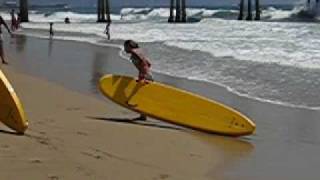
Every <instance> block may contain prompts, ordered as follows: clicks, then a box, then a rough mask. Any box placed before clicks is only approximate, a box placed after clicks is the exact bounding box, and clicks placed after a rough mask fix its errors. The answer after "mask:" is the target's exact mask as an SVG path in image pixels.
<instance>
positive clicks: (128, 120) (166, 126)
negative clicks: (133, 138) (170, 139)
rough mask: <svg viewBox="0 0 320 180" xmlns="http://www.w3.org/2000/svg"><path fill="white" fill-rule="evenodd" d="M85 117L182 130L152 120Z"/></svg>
mask: <svg viewBox="0 0 320 180" xmlns="http://www.w3.org/2000/svg"><path fill="white" fill-rule="evenodd" d="M87 118H89V119H93V120H99V121H109V122H114V123H126V124H132V125H137V126H147V127H154V128H162V129H171V130H179V131H181V130H183V129H182V128H179V127H174V126H169V125H162V124H157V123H156V122H152V121H142V120H133V119H129V118H106V117H92V116H87Z"/></svg>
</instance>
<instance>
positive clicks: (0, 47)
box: [0, 16, 12, 64]
mask: <svg viewBox="0 0 320 180" xmlns="http://www.w3.org/2000/svg"><path fill="white" fill-rule="evenodd" d="M2 25H4V27H5V28H6V29H7V30H8V33H9V34H10V35H12V34H11V31H10V29H9V27H8V25H7V23H6V22H5V21H4V19H3V18H2V16H0V57H1V61H2V64H8V62H7V61H6V60H5V58H4V51H3V37H2Z"/></svg>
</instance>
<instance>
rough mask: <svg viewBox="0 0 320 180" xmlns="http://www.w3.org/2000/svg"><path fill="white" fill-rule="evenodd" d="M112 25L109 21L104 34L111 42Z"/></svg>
mask: <svg viewBox="0 0 320 180" xmlns="http://www.w3.org/2000/svg"><path fill="white" fill-rule="evenodd" d="M110 25H111V21H108V22H107V25H106V29H105V30H104V33H105V34H106V35H107V37H108V40H110Z"/></svg>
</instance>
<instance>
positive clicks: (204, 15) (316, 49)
mask: <svg viewBox="0 0 320 180" xmlns="http://www.w3.org/2000/svg"><path fill="white" fill-rule="evenodd" d="M317 12H318V7H317V6H316V5H314V4H312V5H311V6H310V7H307V6H296V7H265V8H264V9H263V11H262V21H251V22H248V21H237V20H234V19H236V18H237V15H238V13H237V10H236V9H235V8H232V7H230V8H226V7H217V8H190V9H188V10H187V14H188V17H189V18H190V19H192V20H196V21H199V22H194V23H188V24H168V23H167V22H166V21H167V17H168V15H169V9H167V8H124V9H121V10H119V11H118V12H114V13H113V14H112V15H111V18H112V20H113V24H112V25H111V38H112V39H116V40H126V39H133V40H136V41H138V42H140V43H142V47H143V48H144V49H145V51H146V53H147V54H148V56H149V57H150V59H151V61H152V64H153V66H152V68H153V70H154V71H157V72H160V73H165V74H169V75H172V76H179V77H184V78H188V79H196V80H200V81H207V82H211V83H217V84H220V85H222V86H225V87H227V88H228V90H230V91H233V92H235V93H237V94H239V95H242V96H248V97H250V98H255V99H259V100H261V101H269V102H272V103H277V104H283V105H285V106H294V107H301V108H309V109H320V96H319V95H318V92H320V24H319V22H318V13H317ZM2 16H3V17H4V18H5V19H9V14H8V13H7V12H6V11H4V12H2ZM65 17H69V18H70V20H71V24H64V23H63V20H64V18H65ZM30 20H31V21H30V22H29V23H25V24H23V25H22V27H23V30H22V31H20V32H18V33H24V34H27V35H30V36H36V37H40V38H48V28H49V24H48V23H49V22H54V23H55V24H54V31H55V32H56V35H55V37H54V38H56V39H65V40H73V41H84V42H89V43H94V44H98V45H102V46H108V45H110V43H109V42H108V41H106V36H105V34H104V33H103V31H104V28H105V24H97V23H95V21H96V14H94V10H93V9H71V10H68V11H39V10H33V11H31V12H30ZM113 46H116V47H119V48H121V45H113ZM120 54H121V55H123V54H124V53H120ZM123 56H124V55H123ZM124 57H125V58H126V56H124Z"/></svg>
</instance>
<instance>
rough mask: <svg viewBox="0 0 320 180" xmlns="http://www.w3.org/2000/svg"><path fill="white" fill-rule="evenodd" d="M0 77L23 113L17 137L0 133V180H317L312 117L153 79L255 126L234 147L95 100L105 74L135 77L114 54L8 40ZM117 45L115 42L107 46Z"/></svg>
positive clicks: (200, 84)
mask: <svg viewBox="0 0 320 180" xmlns="http://www.w3.org/2000/svg"><path fill="white" fill-rule="evenodd" d="M5 40H6V42H8V43H6V45H5V52H7V54H6V55H7V57H8V58H9V63H10V64H9V66H4V65H2V66H1V69H2V70H3V71H4V73H5V74H6V75H7V77H8V79H9V80H10V81H11V82H12V85H13V87H14V88H15V90H16V92H17V94H18V96H19V97H20V98H21V101H22V103H23V105H24V107H25V110H26V114H27V116H28V119H29V122H30V127H29V129H28V130H27V132H26V134H25V135H24V136H18V135H15V134H14V133H12V132H11V131H10V130H8V129H6V127H4V126H1V133H0V137H1V142H0V151H1V154H0V161H1V165H0V169H1V170H0V175H1V177H4V179H19V178H21V177H27V178H28V179H230V180H233V179H246V180H248V179H252V180H256V179H261V180H264V179H305V178H306V177H307V178H308V179H317V178H318V173H317V165H318V162H319V161H320V158H319V157H318V156H317V153H318V152H319V150H320V148H319V144H320V134H319V133H318V132H319V129H320V124H319V123H318V122H317V121H318V119H319V118H318V117H319V115H320V112H319V110H312V109H307V108H300V107H290V106H284V105H282V104H277V103H274V102H267V101H260V100H258V99H252V98H249V97H246V96H240V95H239V94H237V93H234V92H232V91H229V90H228V89H227V88H225V87H223V86H219V85H218V84H213V83H208V82H204V81H198V80H190V79H186V78H182V77H174V76H170V75H166V74H162V73H157V72H155V73H154V77H155V79H156V80H157V81H160V82H163V83H166V84H170V85H173V86H175V87H178V88H182V89H185V90H188V91H192V92H194V93H197V94H200V95H202V96H205V97H208V98H211V99H215V100H217V101H219V102H221V103H224V104H226V105H229V106H231V107H232V108H234V109H236V110H238V111H240V112H242V113H244V114H245V115H247V116H248V117H250V118H251V119H252V120H253V121H254V122H255V123H256V125H257V130H256V132H255V133H254V134H253V135H251V136H246V137H242V138H231V137H224V136H219V135H215V134H208V133H202V132H198V131H193V130H189V129H186V128H182V127H179V126H174V125H170V124H166V123H163V122H161V121H158V120H155V119H150V120H148V121H147V122H131V121H128V119H130V118H132V117H136V116H137V114H135V113H133V112H130V111H128V110H126V109H123V108H121V107H120V106H118V105H116V104H114V103H112V102H110V101H109V100H107V99H106V98H105V97H103V96H102V95H101V94H100V93H99V91H98V90H97V81H98V79H99V77H101V76H102V75H103V74H107V73H117V74H126V75H132V76H136V73H137V72H136V71H135V70H134V68H133V65H132V64H130V62H128V61H127V60H126V59H123V58H122V57H121V56H119V54H121V52H119V51H120V49H119V48H115V47H117V46H119V45H114V46H115V47H107V46H97V45H93V44H89V43H80V42H74V41H62V40H48V39H39V38H32V37H27V36H23V35H17V36H15V37H14V38H11V39H10V38H8V37H5ZM115 43H119V44H120V43H121V42H115Z"/></svg>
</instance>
